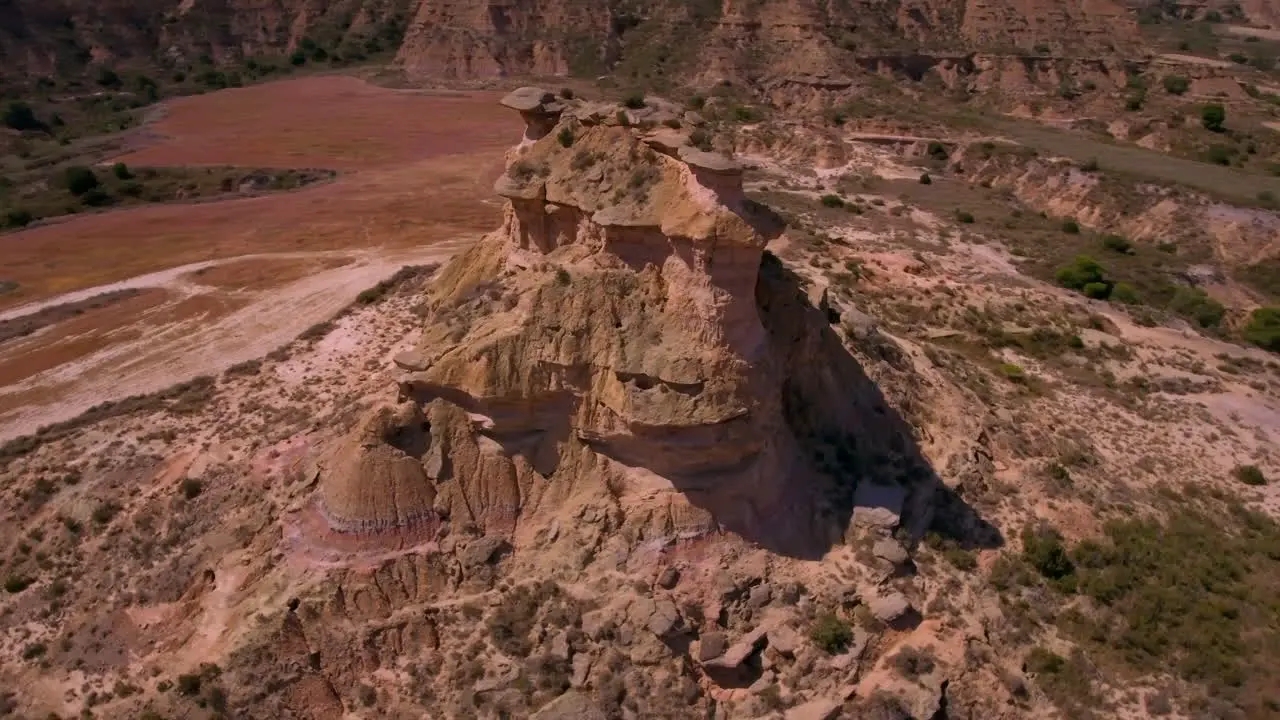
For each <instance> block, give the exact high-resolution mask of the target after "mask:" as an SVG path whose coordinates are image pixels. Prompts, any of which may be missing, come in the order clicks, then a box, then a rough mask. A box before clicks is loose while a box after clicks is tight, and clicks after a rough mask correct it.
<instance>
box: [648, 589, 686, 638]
mask: <svg viewBox="0 0 1280 720" xmlns="http://www.w3.org/2000/svg"><path fill="white" fill-rule="evenodd" d="M646 626H647V627H648V628H649V632H651V633H653V634H654V635H657V636H658V637H666V636H668V635H671V634H672V633H674V632H675V631H676V629H677V628H679V627H680V611H679V610H677V609H676V605H675V603H673V602H671V601H670V600H668V599H666V598H662V599H660V600H658V601H657V602H655V603H654V609H653V614H652V615H650V616H649V621H648V623H646Z"/></svg>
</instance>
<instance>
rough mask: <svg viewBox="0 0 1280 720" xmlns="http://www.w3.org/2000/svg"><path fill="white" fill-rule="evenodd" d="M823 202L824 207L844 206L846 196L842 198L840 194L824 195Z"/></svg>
mask: <svg viewBox="0 0 1280 720" xmlns="http://www.w3.org/2000/svg"><path fill="white" fill-rule="evenodd" d="M821 202H822V206H823V207H829V208H840V207H844V198H841V197H840V196H839V195H823V196H822V199H821Z"/></svg>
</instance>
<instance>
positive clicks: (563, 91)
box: [560, 87, 574, 100]
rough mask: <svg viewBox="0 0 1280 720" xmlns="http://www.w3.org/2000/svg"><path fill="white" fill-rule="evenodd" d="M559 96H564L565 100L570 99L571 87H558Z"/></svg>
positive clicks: (572, 95)
mask: <svg viewBox="0 0 1280 720" xmlns="http://www.w3.org/2000/svg"><path fill="white" fill-rule="evenodd" d="M560 97H562V98H564V99H565V100H572V99H573V97H574V92H573V88H567V87H564V88H560Z"/></svg>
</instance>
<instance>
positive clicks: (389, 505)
mask: <svg viewBox="0 0 1280 720" xmlns="http://www.w3.org/2000/svg"><path fill="white" fill-rule="evenodd" d="M503 104H504V105H506V106H507V107H510V108H512V109H514V110H516V111H517V112H520V113H521V115H522V116H523V117H524V118H525V120H526V124H527V128H526V131H525V134H524V137H523V138H522V140H521V142H520V144H519V145H517V146H516V147H515V148H513V150H512V151H511V152H510V153H509V157H508V167H507V171H506V172H505V173H504V174H503V175H502V177H500V178H499V179H498V181H497V182H496V183H495V190H496V192H497V193H498V194H499V195H501V196H502V197H504V198H505V199H506V201H507V208H506V211H505V216H504V220H503V224H502V226H501V228H499V229H498V230H497V231H495V232H494V233H492V234H490V235H489V236H488V237H486V238H484V239H483V240H482V241H480V242H479V243H477V244H476V245H475V246H473V247H472V248H471V249H469V250H468V251H467V252H465V253H464V254H462V255H461V256H459V257H458V258H456V259H455V260H454V261H453V262H452V263H450V265H449V266H447V267H446V268H444V269H443V270H442V271H441V272H440V274H439V275H438V276H437V278H436V280H435V281H434V282H433V284H432V286H431V287H430V288H429V291H428V293H427V297H426V298H425V299H424V302H423V308H424V312H425V316H426V323H425V325H426V326H425V328H424V331H423V335H422V337H421V339H420V341H419V342H418V344H417V347H416V348H415V349H414V350H412V351H409V352H405V353H401V354H400V355H398V356H397V357H396V358H395V364H396V367H397V368H399V369H400V371H401V373H402V374H401V378H400V394H401V399H402V404H401V405H399V406H397V407H395V408H382V409H379V410H376V411H374V413H373V415H371V416H370V417H369V418H367V419H366V420H365V421H364V423H363V424H362V425H361V426H360V427H359V428H357V430H356V431H355V432H354V433H352V434H351V435H350V436H348V437H347V438H346V439H345V440H343V441H342V442H341V443H339V444H338V445H337V446H336V448H335V449H333V450H331V451H330V453H329V454H328V455H326V456H325V457H326V459H325V460H323V461H322V463H321V474H322V476H321V483H320V489H321V500H320V506H321V508H322V510H323V514H324V516H325V517H326V518H327V519H328V520H329V523H330V529H331V530H335V531H337V532H339V533H343V532H352V531H378V530H386V529H393V528H402V527H406V526H413V525H414V524H415V523H423V522H429V523H436V522H439V523H448V524H449V526H450V527H467V526H471V527H474V528H478V529H480V530H481V531H482V532H483V533H487V534H488V535H489V536H503V535H505V536H510V537H511V538H512V542H513V545H514V546H515V548H516V549H517V552H518V550H519V548H520V547H521V546H522V545H524V544H527V543H529V542H531V541H534V540H537V539H540V540H539V541H540V542H545V541H546V539H547V538H548V537H551V538H553V539H554V538H559V537H561V536H560V534H559V533H556V534H554V535H550V536H549V535H548V533H547V528H548V527H550V526H556V527H559V522H560V520H561V519H563V520H565V521H566V522H568V523H570V524H571V525H573V526H575V527H580V528H581V527H586V525H584V523H583V522H582V521H581V518H583V517H596V518H599V517H601V515H600V512H599V510H597V509H596V508H598V507H600V506H601V504H602V503H603V504H604V505H605V506H608V505H612V504H614V503H619V504H620V505H622V506H623V513H624V518H625V519H623V520H622V522H623V523H624V524H627V525H629V526H633V532H635V533H637V534H639V535H642V536H646V537H664V538H669V539H673V540H678V539H688V538H692V537H697V536H701V535H707V534H711V533H715V532H717V531H723V530H727V531H731V532H733V533H736V534H738V535H740V536H742V537H745V538H747V539H749V540H751V541H753V542H756V543H758V544H760V545H763V546H765V547H767V548H770V549H773V550H775V551H777V552H784V553H787V554H796V555H804V556H815V555H816V554H818V553H820V552H822V550H823V548H825V547H829V546H830V544H831V543H832V542H835V541H838V540H839V539H840V537H841V535H842V534H843V532H844V530H845V528H846V527H848V526H850V523H851V520H853V519H855V518H856V519H858V520H859V522H862V523H863V524H865V525H866V526H868V527H869V528H874V529H877V530H885V529H892V527H894V526H895V525H897V524H898V522H899V521H900V519H901V516H902V515H903V514H904V512H906V510H904V508H905V507H908V505H906V500H907V498H908V496H909V495H910V494H911V493H913V492H915V491H916V490H918V489H921V488H923V491H925V492H929V491H931V490H930V488H931V486H930V485H929V484H928V482H923V483H920V482H918V481H919V480H921V479H924V480H926V481H927V480H928V476H927V475H919V474H918V473H916V474H913V473H914V471H912V470H911V468H912V467H916V468H917V469H918V467H919V465H918V463H919V459H918V458H917V459H913V460H908V461H906V462H905V463H903V464H902V466H901V467H900V468H881V469H880V470H876V472H877V474H878V475H879V478H878V480H877V483H876V484H874V485H873V484H870V483H864V482H861V481H862V479H863V478H862V473H865V472H870V471H872V470H873V468H874V462H879V461H880V460H879V459H883V458H888V457H892V456H894V455H901V454H902V453H901V451H902V450H903V448H904V447H907V446H909V445H910V440H909V437H908V435H909V432H910V431H909V429H908V428H905V427H901V426H898V425H895V424H893V423H885V422H879V421H874V422H868V420H869V419H871V418H877V417H879V415H878V414H877V413H879V412H881V411H882V410H883V407H882V405H883V400H882V398H880V397H879V393H878V391H876V390H875V388H874V385H872V384H871V383H870V382H869V381H868V380H867V379H866V377H865V376H864V375H862V374H861V370H860V368H859V367H858V365H857V363H856V362H855V361H853V359H852V357H851V356H850V355H849V354H848V353H847V351H846V350H845V349H844V347H843V345H842V344H841V342H840V341H839V339H838V338H837V337H836V336H835V334H834V333H833V332H832V331H831V329H830V327H829V326H828V323H829V322H830V321H831V318H830V315H831V312H830V310H829V309H827V310H826V311H823V310H822V309H820V308H815V307H814V306H813V305H812V304H811V303H810V301H809V300H808V299H807V297H806V295H805V292H804V290H803V289H801V288H800V287H799V286H798V284H797V281H796V279H795V278H794V277H793V276H790V275H789V274H787V273H786V271H785V270H784V269H782V268H781V267H780V266H779V265H777V264H776V260H773V259H771V257H770V256H767V255H766V254H765V253H764V248H765V245H766V243H767V241H768V240H769V238H770V237H772V236H774V235H776V234H778V233H779V232H780V231H781V230H782V225H781V223H780V221H779V220H778V219H777V218H776V216H774V215H773V214H772V213H771V212H769V211H768V210H767V209H766V208H763V207H760V206H758V205H756V204H755V203H752V202H750V201H749V200H747V199H746V198H745V197H744V195H743V191H742V168H741V166H740V165H739V164H738V163H737V162H736V161H734V160H733V159H732V158H730V157H726V156H724V155H720V154H717V153H712V152H707V151H704V150H700V149H698V148H695V147H693V146H692V145H691V144H690V141H689V136H688V135H687V134H686V132H685V131H682V130H678V129H672V128H670V127H662V128H661V129H657V130H640V129H637V128H635V127H631V126H630V121H629V120H628V121H626V122H621V121H619V119H618V117H617V115H618V108H616V107H609V108H602V107H600V106H598V105H595V104H587V103H581V102H578V101H566V100H563V99H559V98H556V97H554V96H552V95H551V94H550V93H547V92H545V91H543V90H541V89H538V88H524V89H521V90H518V91H516V92H514V93H512V94H510V95H509V96H508V97H507V98H506V99H504V101H503ZM662 107H663V106H662V105H661V104H660V103H654V108H651V109H648V110H643V111H640V112H638V113H637V115H644V114H646V113H648V114H649V115H654V114H655V113H657V115H654V117H658V116H659V115H661V114H662V113H663V112H665V111H664V110H662ZM877 408H879V410H877ZM819 446H821V447H819ZM828 453H829V457H830V458H832V460H830V461H828V460H826V459H824V458H827V457H828ZM864 456H865V457H866V458H868V460H867V461H866V462H865V463H864V462H863V461H862V460H861V459H860V458H862V457H864ZM873 456H874V457H875V458H878V459H877V460H875V461H872V460H871V459H870V458H872V457H873ZM815 458H817V459H819V460H820V462H816V463H815ZM904 471H906V472H905V474H904ZM909 477H915V478H916V481H917V482H916V485H911V486H908V485H903V484H901V482H902V481H903V479H904V478H909ZM855 487H856V488H858V492H857V493H856V497H855V493H854V492H853V489H854V488H855ZM620 498H626V500H625V503H621V502H619V499H620ZM926 504H927V503H926ZM864 516H865V517H864ZM432 527H434V525H432ZM563 541H564V542H569V543H572V538H571V537H566V538H564V539H563ZM575 552H578V550H575ZM768 601H769V589H768V587H767V586H762V587H760V588H756V590H755V591H754V592H753V594H752V598H751V602H753V603H755V604H756V605H763V604H765V603H767V602H768ZM669 615H671V613H665V614H663V615H662V620H661V621H660V622H656V623H655V627H657V628H658V629H655V630H654V632H655V633H658V634H660V635H666V634H668V633H669V632H671V631H672V630H673V629H674V628H675V624H674V621H671V622H668V616H669ZM659 630H660V631H661V632H659Z"/></svg>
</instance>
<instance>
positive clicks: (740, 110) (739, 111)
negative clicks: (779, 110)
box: [733, 105, 762, 123]
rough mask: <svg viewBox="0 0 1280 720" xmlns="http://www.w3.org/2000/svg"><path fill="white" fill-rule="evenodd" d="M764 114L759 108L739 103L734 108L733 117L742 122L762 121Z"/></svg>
mask: <svg viewBox="0 0 1280 720" xmlns="http://www.w3.org/2000/svg"><path fill="white" fill-rule="evenodd" d="M761 118H762V116H761V114H760V111H759V110H756V109H755V108H753V107H747V106H745V105H739V106H737V107H735V108H734V109H733V119H734V120H735V121H737V122H740V123H753V122H760V120H761Z"/></svg>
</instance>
